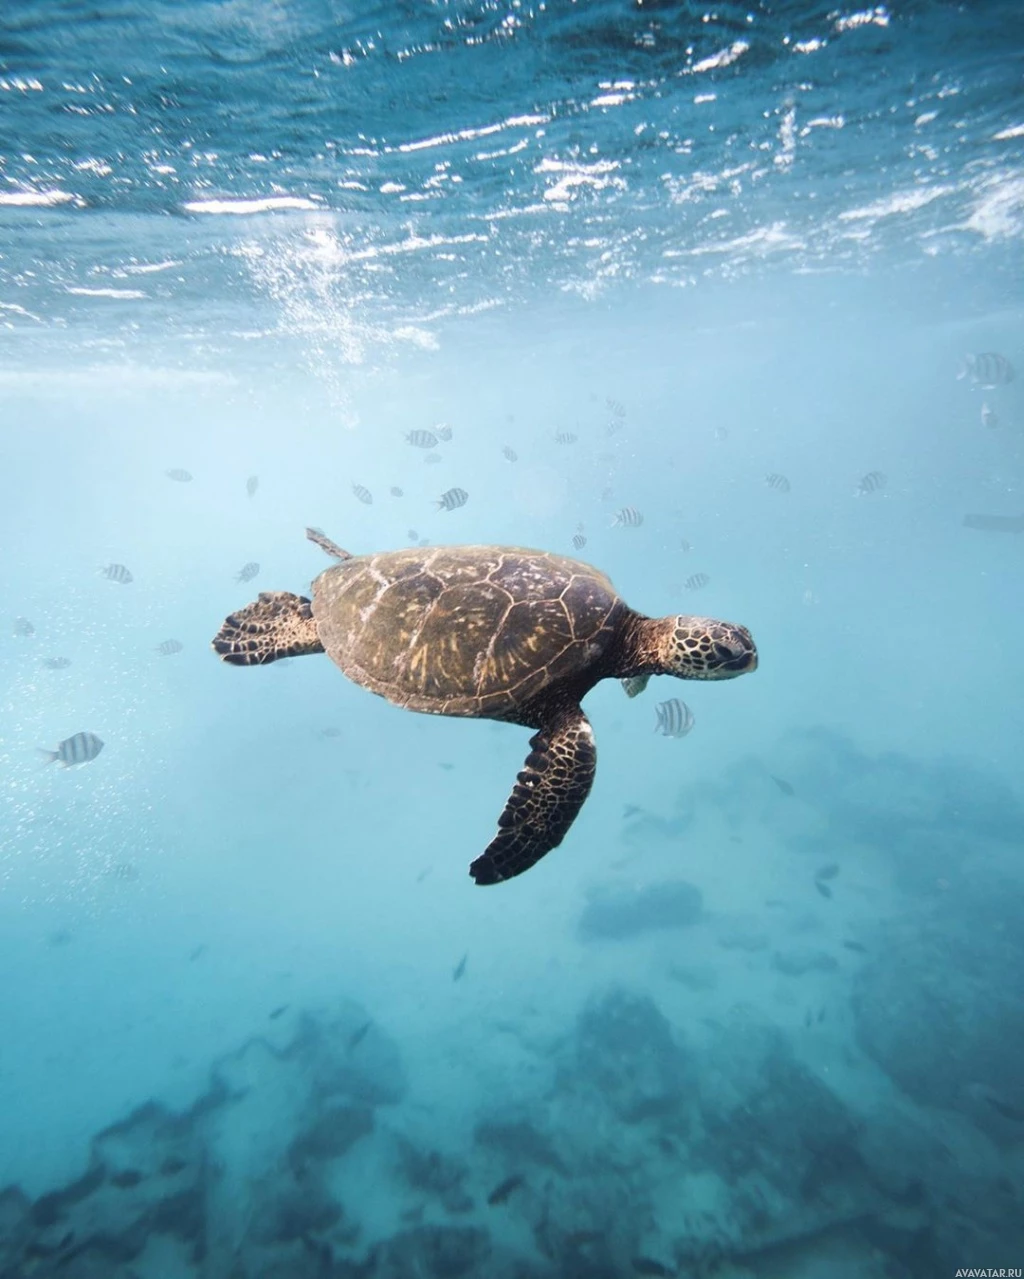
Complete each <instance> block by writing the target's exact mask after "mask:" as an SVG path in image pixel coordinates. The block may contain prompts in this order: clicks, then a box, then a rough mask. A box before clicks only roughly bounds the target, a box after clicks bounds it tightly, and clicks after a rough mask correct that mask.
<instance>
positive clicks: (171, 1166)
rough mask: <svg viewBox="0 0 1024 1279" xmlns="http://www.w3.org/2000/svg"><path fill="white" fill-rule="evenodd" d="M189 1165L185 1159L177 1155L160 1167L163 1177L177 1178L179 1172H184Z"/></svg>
mask: <svg viewBox="0 0 1024 1279" xmlns="http://www.w3.org/2000/svg"><path fill="white" fill-rule="evenodd" d="M187 1167H188V1164H187V1163H186V1162H185V1160H184V1159H179V1158H178V1156H177V1155H170V1156H168V1158H167V1159H165V1160H164V1161H163V1163H162V1164H161V1165H160V1175H161V1177H176V1176H177V1175H178V1173H179V1172H184V1171H185V1169H186V1168H187Z"/></svg>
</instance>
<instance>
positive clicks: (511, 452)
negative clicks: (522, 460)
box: [501, 444, 519, 462]
mask: <svg viewBox="0 0 1024 1279" xmlns="http://www.w3.org/2000/svg"><path fill="white" fill-rule="evenodd" d="M501 456H502V457H503V458H504V459H505V461H506V462H518V461H519V454H518V453H517V452H516V451H515V449H513V448H509V446H508V445H507V444H506V445H505V447H504V448H503V449H502V450H501Z"/></svg>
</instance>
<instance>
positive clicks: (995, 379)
mask: <svg viewBox="0 0 1024 1279" xmlns="http://www.w3.org/2000/svg"><path fill="white" fill-rule="evenodd" d="M1015 376H1016V374H1015V373H1014V370H1013V365H1012V364H1011V363H1010V361H1009V360H1008V359H1007V358H1006V356H1005V355H1000V354H999V353H998V352H997V351H982V352H981V354H980V355H965V356H964V358H963V359H962V360H961V361H960V368H959V369H958V370H957V377H958V378H965V377H966V378H969V379H970V380H971V382H973V383H974V385H975V386H980V387H981V388H982V389H983V390H985V391H991V390H992V389H993V387H997V386H1006V384H1007V383H1008V382H1012V381H1013V379H1014V377H1015Z"/></svg>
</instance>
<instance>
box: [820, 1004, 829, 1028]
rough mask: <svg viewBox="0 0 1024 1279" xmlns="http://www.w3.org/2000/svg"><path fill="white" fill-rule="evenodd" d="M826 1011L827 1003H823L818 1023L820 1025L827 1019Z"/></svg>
mask: <svg viewBox="0 0 1024 1279" xmlns="http://www.w3.org/2000/svg"><path fill="white" fill-rule="evenodd" d="M826 1011H827V1010H826V1008H825V1005H824V1004H822V1006H821V1007H820V1008H819V1009H818V1025H819V1026H820V1025H821V1023H822V1022H823V1021H824V1020H825V1013H826Z"/></svg>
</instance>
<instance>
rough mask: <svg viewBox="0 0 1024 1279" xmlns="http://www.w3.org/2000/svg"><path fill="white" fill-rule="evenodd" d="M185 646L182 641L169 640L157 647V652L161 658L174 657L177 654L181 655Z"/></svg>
mask: <svg viewBox="0 0 1024 1279" xmlns="http://www.w3.org/2000/svg"><path fill="white" fill-rule="evenodd" d="M184 647H185V645H184V644H183V643H182V642H181V640H176V639H169V640H164V641H163V642H162V643H160V644H158V645H157V646H156V651H157V652H158V653H159V654H160V656H161V657H173V656H174V654H175V653H180V652H181V650H182V649H183V648H184Z"/></svg>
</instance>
